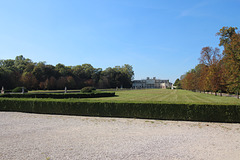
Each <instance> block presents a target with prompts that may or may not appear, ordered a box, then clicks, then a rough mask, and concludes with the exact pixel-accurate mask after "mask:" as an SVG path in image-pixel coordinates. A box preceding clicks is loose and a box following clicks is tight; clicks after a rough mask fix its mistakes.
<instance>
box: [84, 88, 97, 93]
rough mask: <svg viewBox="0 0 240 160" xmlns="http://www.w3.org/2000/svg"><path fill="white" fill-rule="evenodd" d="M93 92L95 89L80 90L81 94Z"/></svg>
mask: <svg viewBox="0 0 240 160" xmlns="http://www.w3.org/2000/svg"><path fill="white" fill-rule="evenodd" d="M95 90H96V88H94V87H84V88H82V89H81V92H82V93H90V92H93V91H95Z"/></svg>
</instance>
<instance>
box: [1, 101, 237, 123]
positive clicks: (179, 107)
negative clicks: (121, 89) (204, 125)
mask: <svg viewBox="0 0 240 160" xmlns="http://www.w3.org/2000/svg"><path fill="white" fill-rule="evenodd" d="M0 111H18V112H30V113H46V114H63V115H79V116H103V117H127V118H147V119H162V120H190V121H208V122H237V123H239V122H240V117H239V115H240V106H239V105H207V104H202V105H201V104H199V105H197V104H168V103H157V104H156V103H111V102H104V103H103V102H74V101H68V100H61V101H58V100H44V99H25V100H24V99H2V98H0Z"/></svg>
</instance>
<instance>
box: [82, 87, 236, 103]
mask: <svg viewBox="0 0 240 160" xmlns="http://www.w3.org/2000/svg"><path fill="white" fill-rule="evenodd" d="M115 93H116V95H117V96H116V97H106V98H88V99H81V100H80V101H97V102H99V101H100V102H101V101H102V102H106V101H107V102H146V103H147V102H154V103H197V104H199V103H201V104H202V103H203V104H237V105H240V100H239V99H237V98H233V97H220V96H215V95H210V94H204V93H197V92H191V91H185V90H170V89H146V90H123V91H116V92H115Z"/></svg>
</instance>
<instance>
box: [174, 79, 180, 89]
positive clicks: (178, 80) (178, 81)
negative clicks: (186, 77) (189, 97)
mask: <svg viewBox="0 0 240 160" xmlns="http://www.w3.org/2000/svg"><path fill="white" fill-rule="evenodd" d="M173 85H174V86H176V88H177V89H182V87H181V81H180V79H179V78H178V79H176V81H175V82H174V84H173Z"/></svg>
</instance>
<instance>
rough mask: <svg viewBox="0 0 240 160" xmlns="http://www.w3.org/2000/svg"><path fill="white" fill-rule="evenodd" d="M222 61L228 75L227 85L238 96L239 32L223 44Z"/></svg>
mask: <svg viewBox="0 0 240 160" xmlns="http://www.w3.org/2000/svg"><path fill="white" fill-rule="evenodd" d="M224 62H225V67H226V70H227V72H226V74H227V75H228V79H227V87H228V89H229V90H232V91H234V92H236V93H237V95H238V96H237V97H238V98H239V89H240V34H239V33H235V34H234V35H232V36H231V41H230V43H229V44H225V49H224Z"/></svg>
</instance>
